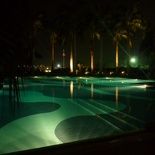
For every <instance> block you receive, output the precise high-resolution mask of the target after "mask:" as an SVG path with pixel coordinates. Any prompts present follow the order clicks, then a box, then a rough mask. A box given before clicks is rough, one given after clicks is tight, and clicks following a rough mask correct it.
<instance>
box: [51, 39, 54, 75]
mask: <svg viewBox="0 0 155 155" xmlns="http://www.w3.org/2000/svg"><path fill="white" fill-rule="evenodd" d="M53 70H54V41H52V64H51V72H52V71H53Z"/></svg>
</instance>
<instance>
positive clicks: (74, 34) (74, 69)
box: [73, 27, 76, 73]
mask: <svg viewBox="0 0 155 155" xmlns="http://www.w3.org/2000/svg"><path fill="white" fill-rule="evenodd" d="M73 48H74V49H73V53H74V56H73V59H74V61H73V72H75V73H76V30H75V27H74V29H73Z"/></svg>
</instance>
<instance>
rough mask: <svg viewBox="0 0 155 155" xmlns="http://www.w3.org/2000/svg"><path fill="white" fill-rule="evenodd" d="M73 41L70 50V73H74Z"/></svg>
mask: <svg viewBox="0 0 155 155" xmlns="http://www.w3.org/2000/svg"><path fill="white" fill-rule="evenodd" d="M72 46H73V45H72V41H71V49H70V50H71V51H70V73H73V49H72Z"/></svg>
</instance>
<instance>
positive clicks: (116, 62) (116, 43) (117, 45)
mask: <svg viewBox="0 0 155 155" xmlns="http://www.w3.org/2000/svg"><path fill="white" fill-rule="evenodd" d="M117 72H118V41H116V73H117Z"/></svg>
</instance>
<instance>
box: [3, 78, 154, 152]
mask: <svg viewBox="0 0 155 155" xmlns="http://www.w3.org/2000/svg"><path fill="white" fill-rule="evenodd" d="M152 83H153V84H152ZM8 93H9V91H8V86H7V84H6V85H4V88H3V91H2V90H1V91H0V106H1V107H0V109H1V118H0V119H1V123H0V127H1V128H0V137H1V139H0V154H3V153H9V152H17V151H21V150H29V149H34V148H40V147H45V146H51V145H58V144H62V143H69V142H74V141H79V140H85V139H92V138H97V137H107V136H112V135H116V134H124V133H129V132H133V131H141V130H143V129H144V128H145V126H146V124H148V123H152V122H153V121H154V120H155V98H154V95H155V89H154V80H138V79H128V78H108V77H107V78H106V77H105V78H103V77H100V78H95V77H31V78H28V79H26V80H25V82H24V90H23V89H21V94H20V95H21V105H20V109H19V111H17V112H16V113H15V114H14V115H13V116H11V115H10V111H9V110H8V109H9V104H7V103H8ZM3 103H5V104H3Z"/></svg>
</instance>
